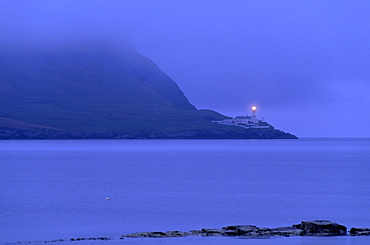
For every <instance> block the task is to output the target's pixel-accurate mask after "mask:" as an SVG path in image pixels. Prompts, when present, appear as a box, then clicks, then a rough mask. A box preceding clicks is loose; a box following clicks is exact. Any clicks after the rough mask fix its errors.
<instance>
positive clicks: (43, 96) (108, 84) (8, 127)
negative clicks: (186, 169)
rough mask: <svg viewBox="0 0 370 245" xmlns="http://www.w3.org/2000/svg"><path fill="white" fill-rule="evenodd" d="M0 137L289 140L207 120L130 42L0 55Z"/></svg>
mask: <svg viewBox="0 0 370 245" xmlns="http://www.w3.org/2000/svg"><path fill="white" fill-rule="evenodd" d="M0 105H1V108H0V138H2V139H12V138H26V139H28V138H294V136H292V135H290V134H286V133H284V132H281V131H278V130H275V129H273V128H272V127H271V128H269V129H259V130H256V129H254V130H252V129H248V130H247V129H243V128H238V127H232V126H225V125H219V124H215V123H212V122H211V121H212V120H221V119H224V118H226V116H223V115H221V114H219V113H216V112H214V111H211V110H197V109H196V108H195V106H194V105H192V104H191V103H190V102H189V101H188V99H187V98H186V96H185V95H184V94H183V92H182V91H181V90H180V88H179V87H178V86H177V84H176V83H175V82H174V81H173V80H172V79H171V78H170V77H168V76H167V75H166V74H165V73H164V72H162V71H161V70H160V69H159V68H158V67H157V66H156V65H155V64H154V62H153V61H151V60H150V59H149V58H147V57H144V56H142V55H140V54H139V53H138V52H137V51H136V50H135V49H134V48H133V46H132V45H130V44H128V43H123V44H122V45H119V46H117V45H109V44H107V43H104V42H81V43H78V44H74V45H64V46H58V47H53V46H51V47H47V48H44V49H40V48H37V49H31V48H29V49H27V48H23V49H14V48H13V49H3V50H0Z"/></svg>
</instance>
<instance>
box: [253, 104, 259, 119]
mask: <svg viewBox="0 0 370 245" xmlns="http://www.w3.org/2000/svg"><path fill="white" fill-rule="evenodd" d="M256 113H257V107H255V106H252V122H254V123H258V119H257V116H256Z"/></svg>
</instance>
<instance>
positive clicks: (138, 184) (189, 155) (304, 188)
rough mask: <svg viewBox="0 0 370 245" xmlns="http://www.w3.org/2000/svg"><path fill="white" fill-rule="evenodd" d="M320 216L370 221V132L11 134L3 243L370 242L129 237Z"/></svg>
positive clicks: (0, 212) (2, 148) (1, 176)
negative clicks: (197, 136) (132, 136)
mask: <svg viewBox="0 0 370 245" xmlns="http://www.w3.org/2000/svg"><path fill="white" fill-rule="evenodd" d="M106 198H108V199H109V200H106ZM313 219H328V220H331V221H334V222H338V223H340V224H343V225H345V226H347V227H348V228H351V227H370V139H299V140H52V141H50V140H27V141H23V140H14V141H0V243H13V242H18V241H21V242H28V241H48V240H53V239H60V238H61V239H68V238H77V237H110V238H113V239H114V240H113V241H110V242H104V243H107V244H111V243H117V244H118V243H119V244H144V243H151V244H157V243H158V244H216V243H217V244H277V243H281V244H370V237H332V238H315V237H311V238H307V237H291V238H276V239H263V240H256V239H253V240H251V239H231V238H192V237H191V238H169V239H167V240H166V239H159V240H158V239H146V240H145V239H144V240H142V239H125V240H123V241H120V240H119V237H120V236H121V235H123V234H129V233H133V232H139V231H167V230H182V231H189V230H191V229H201V228H221V227H223V226H226V225H235V224H245V225H248V224H251V225H257V226H260V227H278V226H289V225H292V224H297V223H300V222H301V221H302V220H313ZM174 239H178V240H174ZM225 239H227V240H225ZM79 244H85V243H84V242H80V243H79Z"/></svg>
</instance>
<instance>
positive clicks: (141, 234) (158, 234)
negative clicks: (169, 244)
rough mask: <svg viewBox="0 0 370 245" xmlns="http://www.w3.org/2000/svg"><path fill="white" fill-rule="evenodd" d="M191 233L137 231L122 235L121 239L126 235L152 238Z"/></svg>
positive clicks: (181, 235) (180, 235)
mask: <svg viewBox="0 0 370 245" xmlns="http://www.w3.org/2000/svg"><path fill="white" fill-rule="evenodd" d="M187 235H189V233H187V232H182V231H166V232H162V231H152V232H137V233H133V234H129V235H123V236H121V239H123V238H124V237H135V238H137V237H152V238H163V237H183V236H187Z"/></svg>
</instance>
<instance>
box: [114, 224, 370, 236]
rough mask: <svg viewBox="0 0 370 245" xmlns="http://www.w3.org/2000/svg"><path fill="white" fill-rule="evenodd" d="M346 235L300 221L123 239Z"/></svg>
mask: <svg viewBox="0 0 370 245" xmlns="http://www.w3.org/2000/svg"><path fill="white" fill-rule="evenodd" d="M346 234H347V228H346V227H345V226H343V225H339V224H338V223H334V222H331V221H328V220H313V221H302V222H301V224H298V225H293V226H287V227H278V228H261V227H257V226H255V225H230V226H225V227H222V228H221V229H216V228H203V229H201V230H191V231H190V232H181V231H167V232H160V231H155V232H138V233H133V234H130V235H123V236H122V237H121V239H123V237H132V238H133V237H160V238H162V237H182V236H238V237H241V238H269V237H274V236H288V237H289V236H342V235H346ZM351 234H353V235H369V234H370V229H367V228H366V229H360V228H352V229H351Z"/></svg>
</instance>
